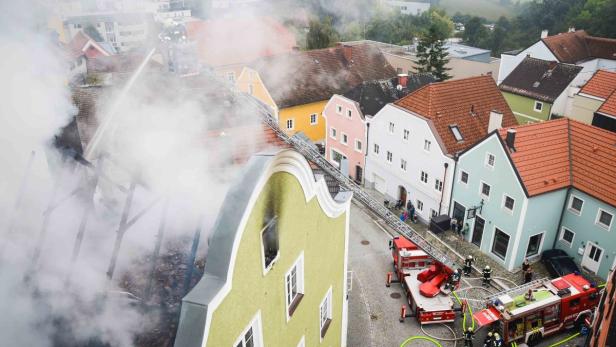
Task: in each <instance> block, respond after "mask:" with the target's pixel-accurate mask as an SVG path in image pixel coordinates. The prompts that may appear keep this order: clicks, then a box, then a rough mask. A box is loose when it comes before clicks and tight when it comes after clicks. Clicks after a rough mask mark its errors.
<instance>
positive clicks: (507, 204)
mask: <svg viewBox="0 0 616 347" xmlns="http://www.w3.org/2000/svg"><path fill="white" fill-rule="evenodd" d="M514 204H515V200H514V199H513V198H512V197H510V196H508V195H504V196H503V207H504V208H505V210H508V211H509V212H513V206H514Z"/></svg>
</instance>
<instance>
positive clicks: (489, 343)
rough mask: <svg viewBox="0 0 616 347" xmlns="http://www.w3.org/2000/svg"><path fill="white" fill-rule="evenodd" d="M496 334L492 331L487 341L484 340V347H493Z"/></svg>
mask: <svg viewBox="0 0 616 347" xmlns="http://www.w3.org/2000/svg"><path fill="white" fill-rule="evenodd" d="M493 335H494V334H493V333H492V332H491V331H490V332H489V333H488V335H487V336H486V339H485V340H483V347H492V343H493V341H494V338H493V337H492V336H493Z"/></svg>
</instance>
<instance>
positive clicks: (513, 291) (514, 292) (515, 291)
mask: <svg viewBox="0 0 616 347" xmlns="http://www.w3.org/2000/svg"><path fill="white" fill-rule="evenodd" d="M546 281H548V278H540V279H536V280H534V281H531V282H528V283H525V284H522V285H519V286H517V287H513V288H510V289H505V290H503V291H500V292H498V293H496V294H492V295H489V296H487V297H486V302H493V301H494V300H496V299H497V298H498V297H499V296H502V295H505V294H507V295H509V296H511V297H514V296H518V295H520V294H524V293H526V292H527V291H528V290H529V289H533V288H535V287H538V286H540V285H541V284H543V283H545V282H546Z"/></svg>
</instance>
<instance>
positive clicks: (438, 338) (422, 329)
mask: <svg viewBox="0 0 616 347" xmlns="http://www.w3.org/2000/svg"><path fill="white" fill-rule="evenodd" d="M441 325H442V326H444V327H445V328H447V329H449V331H451V334H452V335H453V339H446V338H444V337H436V336H432V335H430V334H428V333H427V332H426V331H425V330H424V327H423V325H420V326H419V329H421V332H422V333H424V334H425V335H426V336H428V337H431V338H433V339H435V340H439V341H448V342H453V347H456V345H457V341H458V340H462V339H463V338H464V337H463V336H461V337H457V336H456V332H455V331H453V329H452V328H451V327H450V326H449V325H447V324H445V323H441Z"/></svg>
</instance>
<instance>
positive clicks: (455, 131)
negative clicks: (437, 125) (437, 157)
mask: <svg viewBox="0 0 616 347" xmlns="http://www.w3.org/2000/svg"><path fill="white" fill-rule="evenodd" d="M449 129H450V130H451V132H452V133H453V137H455V138H456V141H458V142H460V141H463V140H464V137H462V133H461V132H460V128H458V126H457V125H450V126H449Z"/></svg>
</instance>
